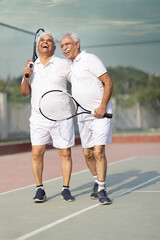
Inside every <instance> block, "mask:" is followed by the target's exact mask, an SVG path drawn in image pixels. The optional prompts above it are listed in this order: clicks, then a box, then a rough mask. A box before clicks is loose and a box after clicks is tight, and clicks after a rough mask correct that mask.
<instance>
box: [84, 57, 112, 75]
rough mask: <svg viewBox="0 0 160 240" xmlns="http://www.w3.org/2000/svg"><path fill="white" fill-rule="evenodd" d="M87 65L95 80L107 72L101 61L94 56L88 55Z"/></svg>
mask: <svg viewBox="0 0 160 240" xmlns="http://www.w3.org/2000/svg"><path fill="white" fill-rule="evenodd" d="M87 64H88V67H89V70H90V71H91V72H92V74H94V75H95V76H96V77H97V78H98V77H100V76H101V75H103V74H104V73H106V72H107V69H106V67H105V66H104V64H103V63H102V61H101V60H100V59H99V58H98V57H97V56H95V55H94V54H89V55H88V60H87Z"/></svg>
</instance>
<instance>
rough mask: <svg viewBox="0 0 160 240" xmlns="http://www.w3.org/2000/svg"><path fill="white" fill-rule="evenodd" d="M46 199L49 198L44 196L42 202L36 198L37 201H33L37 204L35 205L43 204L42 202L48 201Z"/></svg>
mask: <svg viewBox="0 0 160 240" xmlns="http://www.w3.org/2000/svg"><path fill="white" fill-rule="evenodd" d="M46 198H47V197H46V196H44V197H43V199H42V200H40V199H38V198H36V199H33V202H35V203H42V202H44V201H45V200H46Z"/></svg>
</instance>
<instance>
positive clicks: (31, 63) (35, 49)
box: [25, 28, 45, 78]
mask: <svg viewBox="0 0 160 240" xmlns="http://www.w3.org/2000/svg"><path fill="white" fill-rule="evenodd" d="M42 32H45V31H44V29H43V28H39V29H38V30H37V32H36V33H35V36H34V45H33V57H32V62H30V64H29V67H30V68H33V64H34V62H35V61H36V59H37V58H38V55H37V39H38V37H39V36H40V35H41V34H42ZM25 77H26V78H29V73H26V74H25Z"/></svg>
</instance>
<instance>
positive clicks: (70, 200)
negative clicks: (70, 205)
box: [61, 196, 75, 202]
mask: <svg viewBox="0 0 160 240" xmlns="http://www.w3.org/2000/svg"><path fill="white" fill-rule="evenodd" d="M61 198H62V200H63V201H65V202H73V201H75V199H69V200H65V199H64V197H63V196H61Z"/></svg>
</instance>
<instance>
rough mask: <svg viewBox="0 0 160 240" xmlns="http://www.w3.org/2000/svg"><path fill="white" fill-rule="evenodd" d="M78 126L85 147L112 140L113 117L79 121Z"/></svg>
mask: <svg viewBox="0 0 160 240" xmlns="http://www.w3.org/2000/svg"><path fill="white" fill-rule="evenodd" d="M78 126H79V133H80V138H81V143H82V147H83V148H91V147H93V146H95V145H106V144H107V143H111V141H112V119H108V118H95V119H93V120H88V121H79V122H78Z"/></svg>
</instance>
